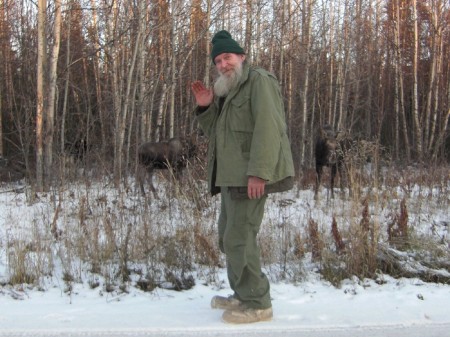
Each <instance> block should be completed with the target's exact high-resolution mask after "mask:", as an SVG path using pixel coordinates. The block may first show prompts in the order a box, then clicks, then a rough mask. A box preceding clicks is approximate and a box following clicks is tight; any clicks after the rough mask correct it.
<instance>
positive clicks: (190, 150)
mask: <svg viewBox="0 0 450 337" xmlns="http://www.w3.org/2000/svg"><path fill="white" fill-rule="evenodd" d="M195 149H196V147H195V144H194V142H193V140H192V139H187V138H171V139H169V140H166V141H161V142H156V143H153V142H147V143H143V144H142V145H140V146H139V149H138V169H137V182H138V184H139V187H140V189H141V193H142V194H143V195H145V189H144V181H145V180H146V178H147V180H148V181H149V185H150V189H151V191H152V192H153V195H154V196H155V197H157V194H156V189H155V187H154V186H153V181H152V175H153V171H154V170H155V169H170V170H172V172H173V175H174V176H175V178H176V179H178V178H179V177H180V175H181V172H182V169H183V168H185V167H186V165H187V163H188V160H189V159H190V158H192V157H194V155H195V151H196V150H195Z"/></svg>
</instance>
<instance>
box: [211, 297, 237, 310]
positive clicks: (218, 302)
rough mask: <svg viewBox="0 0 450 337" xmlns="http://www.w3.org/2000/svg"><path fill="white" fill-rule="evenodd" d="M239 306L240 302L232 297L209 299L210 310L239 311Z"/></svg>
mask: <svg viewBox="0 0 450 337" xmlns="http://www.w3.org/2000/svg"><path fill="white" fill-rule="evenodd" d="M241 304H242V302H241V301H239V300H238V299H237V298H236V297H234V296H233V295H230V296H228V297H224V296H214V297H213V298H212V299H211V308H213V309H223V310H234V309H239V308H240V306H241Z"/></svg>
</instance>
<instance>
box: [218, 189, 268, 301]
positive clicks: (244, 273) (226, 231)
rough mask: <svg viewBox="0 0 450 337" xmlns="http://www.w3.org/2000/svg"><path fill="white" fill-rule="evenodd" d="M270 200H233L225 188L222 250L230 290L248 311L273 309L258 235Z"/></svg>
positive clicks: (220, 220) (223, 191)
mask: <svg viewBox="0 0 450 337" xmlns="http://www.w3.org/2000/svg"><path fill="white" fill-rule="evenodd" d="M266 199H267V196H264V197H262V198H260V199H253V200H250V199H243V200H242V199H241V200H233V199H231V196H230V192H229V189H228V188H227V187H222V188H221V210H220V216H219V247H220V250H221V251H222V252H223V253H225V255H226V261H227V274H228V281H229V282H230V287H231V289H232V290H233V291H234V293H235V296H236V297H237V298H238V299H239V300H240V301H242V302H243V303H244V305H245V306H246V307H248V308H252V309H267V308H270V307H271V306H272V304H271V300H270V284H269V280H268V279H267V276H266V275H265V274H264V273H263V272H262V270H261V261H260V251H259V247H258V244H257V239H256V237H257V234H258V232H259V229H260V227H261V222H262V219H263V216H264V205H265V203H266Z"/></svg>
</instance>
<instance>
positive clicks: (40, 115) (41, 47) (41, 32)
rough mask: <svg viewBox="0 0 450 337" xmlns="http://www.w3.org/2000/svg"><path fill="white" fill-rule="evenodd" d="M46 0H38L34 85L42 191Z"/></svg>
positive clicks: (38, 181) (38, 187)
mask: <svg viewBox="0 0 450 337" xmlns="http://www.w3.org/2000/svg"><path fill="white" fill-rule="evenodd" d="M46 9H47V1H46V0H39V1H38V58H37V85H36V90H37V92H36V96H37V105H36V190H37V191H42V190H43V187H44V177H43V174H44V151H43V146H44V139H43V128H44V108H45V102H44V93H45V80H44V72H45V63H46V54H45V46H46V38H45V22H46Z"/></svg>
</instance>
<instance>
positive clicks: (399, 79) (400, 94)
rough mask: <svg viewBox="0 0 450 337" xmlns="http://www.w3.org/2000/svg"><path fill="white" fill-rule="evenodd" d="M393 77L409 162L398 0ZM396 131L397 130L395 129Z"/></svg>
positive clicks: (398, 4)
mask: <svg viewBox="0 0 450 337" xmlns="http://www.w3.org/2000/svg"><path fill="white" fill-rule="evenodd" d="M395 16H396V22H395V31H394V34H395V37H394V40H395V43H394V48H395V71H396V74H395V77H396V94H395V95H396V97H397V99H398V113H399V117H400V122H401V126H400V125H399V130H400V129H401V130H402V134H403V141H404V148H405V152H406V159H407V161H408V162H409V161H410V160H411V147H410V145H409V137H408V126H407V123H406V113H405V98H404V97H405V96H404V92H405V91H404V90H405V89H404V85H403V72H402V64H403V62H402V61H403V60H402V58H403V56H402V52H401V38H400V33H401V30H400V20H401V17H400V2H399V0H396V1H395ZM397 131H398V130H397Z"/></svg>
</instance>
